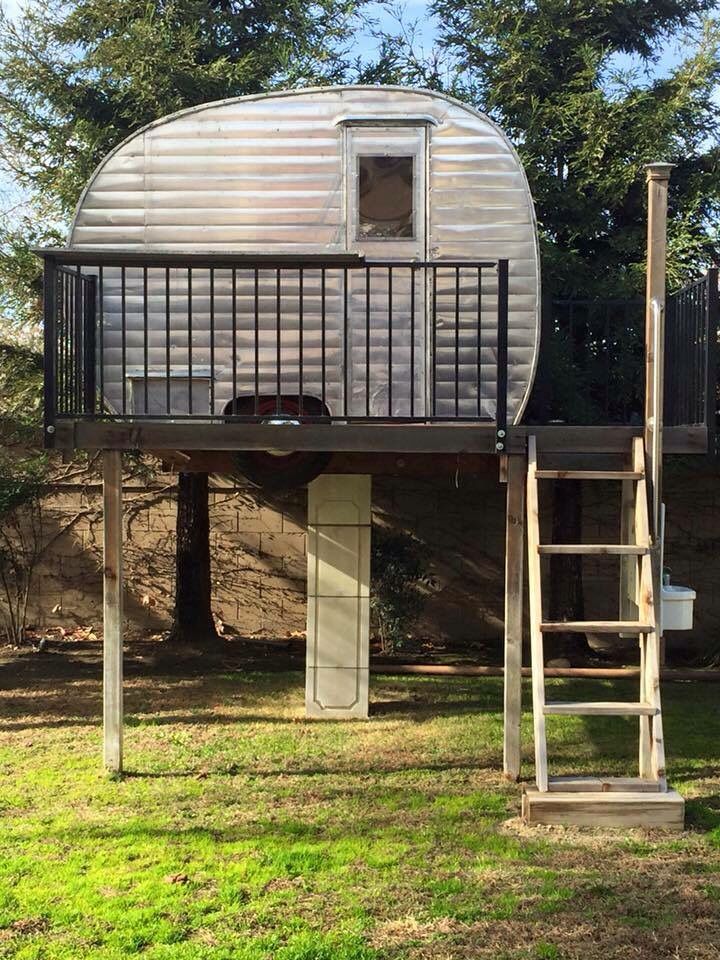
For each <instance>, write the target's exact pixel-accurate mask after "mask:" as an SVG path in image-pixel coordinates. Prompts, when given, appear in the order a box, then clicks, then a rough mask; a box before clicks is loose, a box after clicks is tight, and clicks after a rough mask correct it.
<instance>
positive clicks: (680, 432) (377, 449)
mask: <svg viewBox="0 0 720 960" xmlns="http://www.w3.org/2000/svg"><path fill="white" fill-rule="evenodd" d="M55 426H56V432H55V435H54V436H55V441H54V442H55V446H56V447H58V448H59V449H65V450H72V449H77V450H153V451H163V450H167V451H176V450H218V451H222V450H228V451H239V450H268V449H277V448H279V443H278V441H279V439H280V438H279V436H278V431H279V430H282V439H283V441H288V443H287V446H288V447H289V448H291V449H293V450H316V451H318V450H322V451H330V452H335V451H337V452H338V453H340V452H344V453H381V452H383V453H387V452H391V453H397V454H402V453H492V454H495V453H496V449H495V443H496V437H495V425H494V424H492V423H472V424H471V423H429V424H426V423H420V424H394V423H353V424H339V423H335V424H330V423H305V424H302V426H298V427H294V428H289V427H282V428H279V427H277V426H273V425H272V424H262V423H222V422H212V421H207V420H206V421H199V422H197V423H190V422H187V421H185V422H179V421H176V422H170V421H162V420H155V421H153V420H150V421H134V422H131V421H87V420H59V421H57V422H56V425H55ZM529 432H532V433H533V435H534V436H535V437H536V438H537V445H538V449H539V450H541V451H543V452H545V453H553V452H558V453H567V452H573V451H575V452H579V453H586V454H594V453H624V452H626V451H627V448H628V446H629V444H630V442H631V440H632V438H633V437H635V436H640V435H641V434H642V427H623V426H614V427H567V426H560V425H558V426H548V427H510V428H508V438H507V450H506V452H507V453H510V454H512V453H517V454H523V453H525V451H526V447H527V437H528V433H529ZM664 439H665V443H664V449H665V452H666V453H684V454H690V453H705V451H706V448H707V430H706V428H705V427H669V428H666V430H665V437H664ZM289 441H291V443H290V442H289ZM283 445H285V444H283Z"/></svg>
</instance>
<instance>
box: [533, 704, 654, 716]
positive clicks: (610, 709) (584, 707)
mask: <svg viewBox="0 0 720 960" xmlns="http://www.w3.org/2000/svg"><path fill="white" fill-rule="evenodd" d="M657 712H658V710H657V707H654V706H653V705H652V704H651V703H622V702H619V701H617V702H616V701H613V700H595V701H587V702H577V703H564V702H561V703H557V702H555V703H546V704H545V706H544V707H543V713H544V714H545V715H546V716H550V717H654V716H655V714H656V713H657Z"/></svg>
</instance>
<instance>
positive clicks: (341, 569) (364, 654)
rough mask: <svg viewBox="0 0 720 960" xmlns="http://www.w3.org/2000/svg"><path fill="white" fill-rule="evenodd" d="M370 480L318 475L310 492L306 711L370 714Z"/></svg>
mask: <svg viewBox="0 0 720 960" xmlns="http://www.w3.org/2000/svg"><path fill="white" fill-rule="evenodd" d="M370 491H371V477H370V476H369V475H367V474H347V475H341V474H327V473H324V474H321V475H320V476H319V477H317V478H316V479H315V480H313V481H312V483H311V484H310V485H309V487H308V528H307V529H308V586H307V592H308V600H307V653H306V666H305V707H306V712H307V715H308V716H309V717H323V718H328V719H335V720H337V719H343V718H348V717H367V715H368V683H369V673H370V643H369V634H370V527H371V497H370Z"/></svg>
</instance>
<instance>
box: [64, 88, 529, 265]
mask: <svg viewBox="0 0 720 960" xmlns="http://www.w3.org/2000/svg"><path fill="white" fill-rule="evenodd" d="M352 91H362V92H364V93H370V94H372V93H376V92H380V93H385V92H391V93H399V94H402V95H403V96H405V95H408V96H411V97H430V98H432V99H433V100H439V101H445V102H446V103H450V104H452V105H453V106H455V107H459V108H460V109H461V110H464V111H466V112H467V113H469V114H472V115H473V116H475V117H478V119H480V120H482V121H483V122H484V123H486V124H487V125H488V126H489V127H492V129H493V130H494V131H495V133H496V134H497V136H498V137H500V138H501V139H502V140H503V142H504V143H505V144H506V145H507V148H508V150H509V152H510V153H511V154H512V156H513V157H514V158H515V160H516V162H517V166H518V169H519V170H520V171H522V175H523V179H524V181H525V186H526V189H527V193H528V198H529V199H530V203H531V207H532V213H533V224H535V206H534V203H533V201H532V195H531V193H530V186H529V184H528V182H527V177H526V176H525V168H524V167H523V165H522V161H521V160H520V157H519V156H518V153H517V151H516V150H515V147H514V146H513V144H512V142H511V140H510V139H509V138H508V136H507V134H506V133H505V131H504V130H503V129H502V128H501V127H499V126H498V124H497V123H495V121H494V120H492V119H491V118H490V117H489V116H488V115H487V114H486V113H483V112H482V111H481V110H477V109H476V108H475V107H473V106H471V105H470V104H469V103H465V102H464V101H462V100H458V99H457V97H452V96H450V95H449V94H447V93H441V92H439V91H437V90H430V89H429V88H427V87H405V86H401V85H400V84H387V85H386V84H382V85H379V84H361V83H353V84H337V85H334V86H323V87H298V88H296V89H295V88H294V89H291V90H270V91H267V92H266V93H250V94H246V95H244V96H239V97H225V98H224V99H222V100H209V101H208V102H207V103H198V104H196V105H195V106H192V107H184V108H183V109H182V110H176V111H175V112H174V113H168V114H165V116H162V117H158V118H157V119H156V120H152V121H151V122H150V123H146V124H145V126H143V127H138V129H137V130H135V131H133V133H131V134H130V135H129V136H127V137H126V138H125V139H124V140H121V141H120V143H119V144H117V146H115V147H113V149H112V150H110V151H109V152H108V153H107V154H106V155H105V156H104V157H103V159H102V160H101V161H100V163H99V164H98V165H97V166H96V167H95V169H94V170H93V172H92V174H91V175H90V179H89V180H88V182H87V183H86V184H85V187H84V188H83V191H82V193H81V194H80V198H79V199H78V202H77V204H76V206H75V214H74V216H73V221H72V224H71V226H70V238H69V246H74V243H73V234H74V231H75V226H76V224H77V221H78V216H79V214H80V211H81V210H82V207H83V204H84V202H85V198H86V196H87V194H88V193H89V191H90V190H91V189H92V186H93V183H94V181H95V179H96V177H97V176H98V175H99V174H100V173H101V172H102V170H103V169H104V168H105V167H106V166H107V165H108V164H109V163H110V161H111V160H112V159H113V157H115V156H116V155H117V154H118V153H120V152H121V151H122V150H123V149H124V148H125V147H127V146H128V145H129V144H131V143H132V142H133V141H134V140H136V139H137V138H138V137H142V136H143V135H144V134H146V133H148V132H149V131H150V130H154V129H155V128H156V127H160V126H163V125H165V124H168V123H173V121H175V120H179V119H181V118H183V117H188V116H192V115H193V114H196V113H202V112H204V111H208V110H215V109H218V108H222V107H227V106H231V105H233V104H239V103H256V102H258V101H262V100H279V99H286V98H288V97H304V96H307V95H308V94H324V93H343V92H352ZM341 119H343V118H341ZM378 119H380V118H379V117H378ZM424 119H427V120H429V121H430V122H434V118H432V117H426V118H424Z"/></svg>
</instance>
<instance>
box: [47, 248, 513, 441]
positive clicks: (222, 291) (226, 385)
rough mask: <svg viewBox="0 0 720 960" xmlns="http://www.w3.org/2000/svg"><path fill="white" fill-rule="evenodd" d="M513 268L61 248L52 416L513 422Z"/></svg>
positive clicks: (52, 298)
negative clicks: (509, 418)
mask: <svg viewBox="0 0 720 960" xmlns="http://www.w3.org/2000/svg"><path fill="white" fill-rule="evenodd" d="M58 260H59V261H60V262H58ZM508 275H509V268H508V261H507V260H500V261H497V262H467V261H463V262H447V261H442V262H441V261H438V262H427V263H425V262H394V261H393V262H376V261H373V262H369V261H365V260H363V259H362V258H359V257H354V256H348V257H334V258H333V257H325V258H323V257H300V258H289V257H286V258H272V257H261V258H249V257H241V256H240V257H238V256H234V257H232V258H229V257H228V256H227V255H225V256H223V255H219V256H218V257H212V256H211V255H207V256H202V257H198V256H197V255H186V256H181V255H161V254H131V253H128V254H125V253H119V252H118V253H114V254H112V253H103V254H102V255H95V254H94V253H93V254H91V253H90V252H87V253H86V254H83V252H82V251H73V253H72V256H71V257H70V258H69V262H62V259H61V258H60V257H58V258H56V257H55V256H53V255H46V256H45V281H44V282H45V363H46V380H45V411H46V425H47V426H52V424H53V423H54V422H55V421H56V420H57V419H63V418H72V419H86V420H88V419H89V420H100V419H113V420H116V419H119V418H124V417H127V418H128V419H133V420H136V419H137V420H142V419H153V420H158V419H161V420H162V419H172V420H202V421H212V420H221V421H227V420H233V421H236V420H239V421H248V422H260V421H265V420H267V419H268V418H272V417H281V418H286V419H287V418H292V419H293V420H299V421H314V422H317V421H334V420H342V421H345V422H355V421H391V422H396V421H404V422H444V421H447V422H450V421H457V420H465V421H478V420H480V421H490V422H495V423H497V425H498V428H502V429H504V428H505V425H506V412H507V350H508V326H507V325H508V283H509V281H508ZM51 432H52V431H51Z"/></svg>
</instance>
